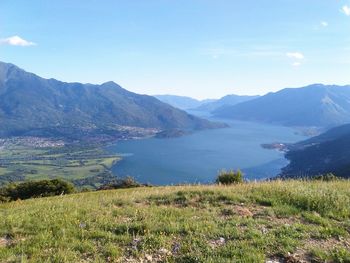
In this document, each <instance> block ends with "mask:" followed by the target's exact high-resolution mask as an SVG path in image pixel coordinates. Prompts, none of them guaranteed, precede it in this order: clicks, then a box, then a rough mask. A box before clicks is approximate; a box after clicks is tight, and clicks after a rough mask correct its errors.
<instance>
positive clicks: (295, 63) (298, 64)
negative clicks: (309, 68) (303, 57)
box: [292, 62, 301, 67]
mask: <svg viewBox="0 0 350 263" xmlns="http://www.w3.org/2000/svg"><path fill="white" fill-rule="evenodd" d="M300 65H301V63H300V62H293V64H292V66H294V67H299V66H300Z"/></svg>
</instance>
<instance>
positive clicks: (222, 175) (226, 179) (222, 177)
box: [216, 170, 244, 185]
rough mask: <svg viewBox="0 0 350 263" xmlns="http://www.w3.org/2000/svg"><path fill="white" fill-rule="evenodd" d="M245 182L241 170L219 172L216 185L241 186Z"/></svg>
mask: <svg viewBox="0 0 350 263" xmlns="http://www.w3.org/2000/svg"><path fill="white" fill-rule="evenodd" d="M243 180H244V179H243V173H242V172H241V171H240V170H237V171H234V170H230V171H226V170H222V171H220V172H219V174H218V177H217V178H216V183H217V184H225V185H229V184H239V183H243Z"/></svg>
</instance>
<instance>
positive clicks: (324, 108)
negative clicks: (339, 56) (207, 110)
mask: <svg viewBox="0 0 350 263" xmlns="http://www.w3.org/2000/svg"><path fill="white" fill-rule="evenodd" d="M214 115H215V116H217V117H222V118H232V119H239V120H249V121H259V122H267V123H274V124H280V125H286V126H318V127H325V128H330V127H334V126H337V125H341V124H344V123H347V122H350V85H345V86H337V85H322V84H313V85H309V86H306V87H302V88H287V89H282V90H280V91H278V92H270V93H268V94H266V95H264V96H261V97H259V98H256V99H253V100H250V101H247V102H242V103H240V104H237V105H234V106H231V107H225V108H223V109H218V110H216V111H214Z"/></svg>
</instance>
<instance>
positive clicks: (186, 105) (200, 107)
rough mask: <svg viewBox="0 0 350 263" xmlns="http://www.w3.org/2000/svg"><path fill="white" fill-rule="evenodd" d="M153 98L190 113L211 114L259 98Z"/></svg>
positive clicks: (234, 96) (162, 96)
mask: <svg viewBox="0 0 350 263" xmlns="http://www.w3.org/2000/svg"><path fill="white" fill-rule="evenodd" d="M155 97H156V98H157V99H159V100H161V101H163V102H165V103H168V104H170V105H172V106H174V107H176V108H179V109H183V110H191V111H203V112H208V113H211V112H212V111H214V110H216V109H219V108H221V107H226V106H233V105H236V104H238V103H241V102H245V101H248V100H252V99H255V98H258V97H259V96H245V95H243V96H241V95H234V94H232V95H226V96H224V97H222V98H220V99H205V100H197V99H193V98H191V97H184V96H176V95H155Z"/></svg>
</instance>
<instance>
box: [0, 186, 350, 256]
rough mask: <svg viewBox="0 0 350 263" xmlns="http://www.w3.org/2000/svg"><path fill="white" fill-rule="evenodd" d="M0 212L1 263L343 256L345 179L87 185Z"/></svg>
mask: <svg viewBox="0 0 350 263" xmlns="http://www.w3.org/2000/svg"><path fill="white" fill-rule="evenodd" d="M0 218H1V221H0V262H141V261H142V260H143V261H144V262H265V261H266V260H273V259H276V260H285V261H286V262H287V260H290V261H288V262H297V261H291V260H305V261H306V262H311V261H312V262H325V261H326V262H350V252H349V251H350V182H349V181H337V182H299V181H287V182H280V181H275V182H266V183H265V182H264V183H249V184H241V185H235V186H173V187H152V188H137V189H125V190H113V191H100V192H88V193H81V194H74V195H68V196H61V197H53V198H42V199H32V200H26V201H17V202H12V203H5V204H1V205H0ZM1 240H2V243H1ZM1 244H2V245H1Z"/></svg>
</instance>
